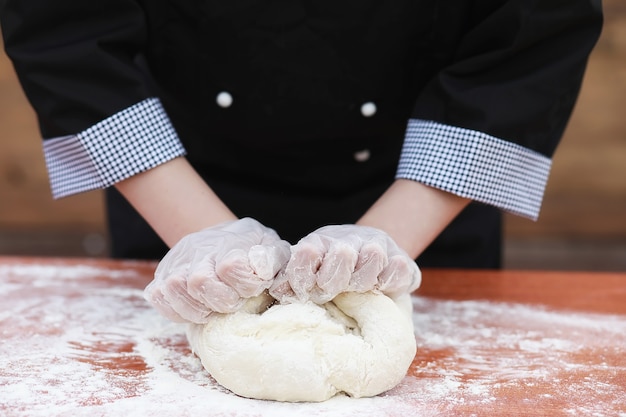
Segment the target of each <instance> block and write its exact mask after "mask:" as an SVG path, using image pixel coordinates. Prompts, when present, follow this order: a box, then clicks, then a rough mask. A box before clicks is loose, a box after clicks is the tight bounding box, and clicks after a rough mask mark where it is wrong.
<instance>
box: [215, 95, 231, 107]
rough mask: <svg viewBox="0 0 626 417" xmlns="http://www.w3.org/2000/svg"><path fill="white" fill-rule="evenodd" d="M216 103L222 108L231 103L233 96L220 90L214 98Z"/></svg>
mask: <svg viewBox="0 0 626 417" xmlns="http://www.w3.org/2000/svg"><path fill="white" fill-rule="evenodd" d="M215 101H216V102H217V105H218V106H220V107H223V108H227V107H230V106H231V104H233V96H231V95H230V93H229V92H227V91H222V92H221V93H219V94H218V95H217V97H216V98H215Z"/></svg>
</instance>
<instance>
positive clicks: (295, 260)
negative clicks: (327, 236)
mask: <svg viewBox="0 0 626 417" xmlns="http://www.w3.org/2000/svg"><path fill="white" fill-rule="evenodd" d="M315 240H316V241H317V239H315ZM291 252H292V253H291V258H290V259H289V262H288V263H287V266H286V267H285V275H286V276H287V277H289V284H290V285H291V288H292V290H293V292H294V293H295V295H296V297H297V298H298V299H299V300H301V301H307V300H309V294H310V292H311V290H312V289H313V287H314V286H315V282H316V279H317V272H318V270H319V268H320V265H321V264H322V259H323V256H324V253H323V251H322V247H321V246H320V242H309V241H304V240H303V241H300V242H299V243H298V244H296V245H294V246H293V247H292V251H291Z"/></svg>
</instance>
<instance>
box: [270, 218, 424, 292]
mask: <svg viewBox="0 0 626 417" xmlns="http://www.w3.org/2000/svg"><path fill="white" fill-rule="evenodd" d="M420 283H421V272H420V270H419V268H418V267H417V264H416V263H415V261H414V260H413V259H411V257H409V256H408V255H407V253H406V252H405V251H403V250H402V249H401V248H400V247H399V246H398V245H397V244H396V243H395V242H394V241H393V239H392V238H391V237H390V236H389V235H388V234H387V233H385V232H383V231H382V230H379V229H375V228H372V227H366V226H358V225H338V226H325V227H322V228H320V229H317V230H316V231H314V232H312V233H310V234H309V235H307V236H305V237H304V238H302V239H301V240H300V241H299V242H298V243H297V244H296V245H294V246H292V247H291V258H290V259H289V262H288V263H287V265H286V267H285V269H284V270H283V271H281V272H280V273H279V275H278V277H277V278H276V280H275V281H274V283H273V284H272V287H271V288H270V294H271V295H272V296H273V297H274V298H276V299H277V300H279V301H280V302H281V303H286V302H294V301H307V300H311V301H313V302H315V303H317V304H323V303H325V302H328V301H330V300H332V299H333V298H334V297H335V296H336V295H337V294H339V293H343V292H366V291H380V292H382V293H384V294H385V295H388V296H390V297H392V298H395V297H397V296H399V295H401V294H406V293H410V292H412V291H414V290H415V289H417V288H418V287H419V285H420Z"/></svg>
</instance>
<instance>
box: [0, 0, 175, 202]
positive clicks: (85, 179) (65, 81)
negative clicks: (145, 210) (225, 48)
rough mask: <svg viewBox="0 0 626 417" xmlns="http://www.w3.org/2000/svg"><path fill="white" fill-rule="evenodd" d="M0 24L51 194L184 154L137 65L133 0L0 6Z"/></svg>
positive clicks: (23, 1) (139, 26) (99, 183)
mask: <svg viewBox="0 0 626 417" xmlns="http://www.w3.org/2000/svg"><path fill="white" fill-rule="evenodd" d="M0 17H1V27H2V32H3V37H4V43H5V49H6V51H7V54H8V56H9V57H10V58H11V60H12V62H13V65H14V67H15V70H16V73H17V75H18V78H19V80H20V83H21V84H22V87H23V89H24V91H25V93H26V96H27V98H28V99H29V101H30V103H31V105H32V106H33V108H34V109H35V112H36V114H37V117H38V121H39V126H40V130H41V133H42V135H43V137H44V154H45V156H46V163H47V165H48V170H49V174H50V179H51V185H52V190H53V195H54V196H55V197H62V196H65V195H70V194H73V193H76V192H81V191H87V190H89V189H94V188H103V187H106V186H110V185H112V184H113V183H115V182H117V181H120V180H122V179H124V178H126V177H128V176H131V175H134V174H136V173H138V172H141V171H144V170H146V169H149V168H152V167H154V166H156V165H158V164H159V163H162V162H165V161H166V160H168V159H171V158H173V157H175V156H178V155H181V154H183V153H184V150H183V149H182V145H180V141H179V140H178V137H177V135H176V132H175V131H174V129H173V127H172V126H171V123H170V121H169V119H168V117H167V115H166V114H165V112H164V110H163V108H162V106H161V104H160V101H159V100H158V98H155V97H153V93H152V92H151V91H150V88H149V85H150V83H149V82H148V78H147V77H146V73H145V72H144V70H143V66H142V65H140V62H141V60H140V57H141V53H142V50H143V47H144V43H145V42H146V22H145V18H144V13H143V11H142V9H141V7H140V6H139V5H138V4H137V3H136V2H135V1H133V0H106V1H80V0H55V1H52V0H4V1H3V2H2V3H0Z"/></svg>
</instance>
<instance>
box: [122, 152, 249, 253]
mask: <svg viewBox="0 0 626 417" xmlns="http://www.w3.org/2000/svg"><path fill="white" fill-rule="evenodd" d="M115 187H116V188H117V189H118V190H119V191H120V192H121V193H122V195H124V197H125V198H126V199H127V200H128V201H129V202H130V204H132V205H133V207H135V209H136V210H137V211H138V212H139V214H141V216H142V217H143V218H144V219H145V220H146V221H147V222H148V224H150V226H151V227H152V228H153V229H154V230H155V232H156V233H157V234H158V235H159V236H160V237H161V238H162V239H163V241H164V242H165V243H166V244H167V245H168V246H170V247H171V246H172V245H174V244H175V243H176V242H178V241H179V240H180V239H181V238H182V237H183V236H185V235H187V234H189V233H192V232H196V231H198V230H201V229H203V228H206V227H209V226H213V225H215V224H218V223H221V222H224V221H228V220H235V219H236V218H237V217H236V216H235V214H234V213H233V212H232V211H230V209H229V208H228V207H226V205H225V204H224V203H223V202H222V201H221V200H220V199H219V197H217V195H215V193H213V191H212V190H211V189H210V188H209V186H208V185H207V184H206V183H205V182H204V181H203V180H202V178H201V177H200V176H199V175H198V174H197V173H196V171H195V170H194V169H193V168H192V167H191V165H190V164H189V162H187V160H186V159H185V158H182V157H180V158H175V159H173V160H171V161H169V162H166V163H164V164H162V165H159V166H157V167H156V168H153V169H151V170H149V171H145V172H143V173H141V174H138V175H135V176H133V177H130V178H128V179H127V180H124V181H121V182H119V183H117V184H115Z"/></svg>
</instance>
